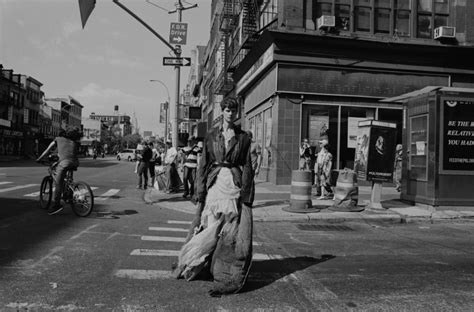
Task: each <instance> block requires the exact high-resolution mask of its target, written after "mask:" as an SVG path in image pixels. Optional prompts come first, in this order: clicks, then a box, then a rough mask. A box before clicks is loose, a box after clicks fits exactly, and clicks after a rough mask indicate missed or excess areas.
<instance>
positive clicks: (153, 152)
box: [148, 142, 159, 187]
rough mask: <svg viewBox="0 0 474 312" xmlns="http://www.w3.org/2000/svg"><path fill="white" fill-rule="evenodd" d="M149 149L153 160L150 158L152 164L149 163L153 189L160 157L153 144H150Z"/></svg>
mask: <svg viewBox="0 0 474 312" xmlns="http://www.w3.org/2000/svg"><path fill="white" fill-rule="evenodd" d="M148 147H149V148H150V149H151V158H150V162H149V163H148V172H149V173H150V185H149V186H150V187H153V185H154V184H155V165H156V161H157V159H158V157H159V156H158V151H157V150H156V148H154V147H153V143H152V142H150V143H149V144H148Z"/></svg>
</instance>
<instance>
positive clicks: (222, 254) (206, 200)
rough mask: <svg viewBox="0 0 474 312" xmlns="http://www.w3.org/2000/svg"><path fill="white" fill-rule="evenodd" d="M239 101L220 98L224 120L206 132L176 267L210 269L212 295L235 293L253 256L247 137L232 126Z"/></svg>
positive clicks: (187, 273)
mask: <svg viewBox="0 0 474 312" xmlns="http://www.w3.org/2000/svg"><path fill="white" fill-rule="evenodd" d="M237 106H238V103H237V101H236V100H235V99H234V98H227V99H225V100H224V101H222V102H221V109H222V115H223V120H222V124H221V126H220V127H219V128H214V129H213V130H211V131H210V132H208V133H207V135H206V138H205V139H204V144H203V151H202V157H201V160H200V162H199V167H198V173H197V201H198V205H197V212H196V216H195V219H194V221H193V224H192V225H191V228H190V231H189V234H188V237H187V239H186V243H185V244H184V245H183V247H182V248H181V251H180V254H179V262H178V264H177V267H176V269H175V272H174V273H175V276H176V277H177V278H185V279H186V280H188V281H190V280H193V279H194V278H195V277H196V276H197V275H198V274H199V273H200V272H201V271H203V270H204V271H208V272H209V271H210V273H211V274H212V276H213V278H214V286H213V288H212V289H211V290H210V291H209V293H210V294H211V296H220V295H222V294H230V293H237V292H238V291H239V290H240V289H241V288H242V287H243V285H244V283H245V281H246V279H247V275H248V272H249V269H250V264H251V261H252V210H251V206H252V198H253V194H252V192H253V191H252V181H253V176H254V172H253V169H252V161H251V158H250V144H251V140H250V138H249V136H248V134H247V133H246V132H245V131H243V130H242V129H241V128H240V127H239V126H237V125H234V119H235V117H236V112H237Z"/></svg>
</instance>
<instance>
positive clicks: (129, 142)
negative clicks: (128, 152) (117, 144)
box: [122, 133, 142, 148]
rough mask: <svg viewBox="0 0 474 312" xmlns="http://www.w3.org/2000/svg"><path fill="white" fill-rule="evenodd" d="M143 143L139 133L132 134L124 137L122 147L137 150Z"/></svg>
mask: <svg viewBox="0 0 474 312" xmlns="http://www.w3.org/2000/svg"><path fill="white" fill-rule="evenodd" d="M141 141H142V137H141V136H140V135H139V134H137V133H132V134H129V135H126V136H124V137H123V142H122V147H129V148H135V147H136V146H137V145H138V144H139V143H140V142H141Z"/></svg>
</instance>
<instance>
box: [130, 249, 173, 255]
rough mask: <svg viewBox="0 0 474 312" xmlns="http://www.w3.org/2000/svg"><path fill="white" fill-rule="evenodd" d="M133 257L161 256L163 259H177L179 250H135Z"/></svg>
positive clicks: (132, 253)
mask: <svg viewBox="0 0 474 312" xmlns="http://www.w3.org/2000/svg"><path fill="white" fill-rule="evenodd" d="M130 255H132V256H161V257H177V256H179V250H161V249H134V250H132V252H131V253H130Z"/></svg>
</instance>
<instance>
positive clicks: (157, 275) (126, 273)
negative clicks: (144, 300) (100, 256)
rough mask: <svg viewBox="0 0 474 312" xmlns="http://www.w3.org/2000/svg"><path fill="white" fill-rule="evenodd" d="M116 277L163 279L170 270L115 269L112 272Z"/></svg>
mask: <svg viewBox="0 0 474 312" xmlns="http://www.w3.org/2000/svg"><path fill="white" fill-rule="evenodd" d="M114 275H115V276H116V277H124V278H133V279H146V280H152V279H165V278H170V277H171V276H172V275H171V271H164V270H131V269H128V270H127V269H125V270H117V272H115V274H114Z"/></svg>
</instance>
